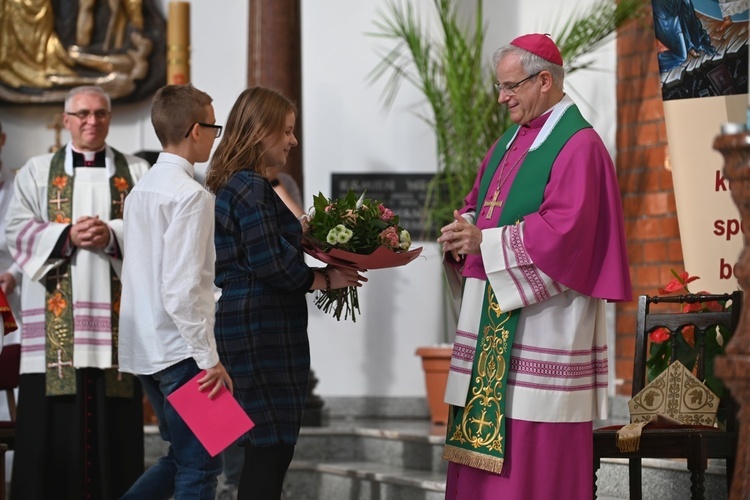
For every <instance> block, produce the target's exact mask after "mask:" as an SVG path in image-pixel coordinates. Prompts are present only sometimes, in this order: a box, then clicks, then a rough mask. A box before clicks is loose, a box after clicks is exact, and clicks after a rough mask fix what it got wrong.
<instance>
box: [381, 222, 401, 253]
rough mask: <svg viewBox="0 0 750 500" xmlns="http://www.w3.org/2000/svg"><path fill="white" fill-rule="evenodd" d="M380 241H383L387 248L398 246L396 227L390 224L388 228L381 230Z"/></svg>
mask: <svg viewBox="0 0 750 500" xmlns="http://www.w3.org/2000/svg"><path fill="white" fill-rule="evenodd" d="M379 238H380V241H382V242H383V244H384V245H385V246H387V247H388V248H398V245H399V239H398V231H396V228H395V227H393V226H391V227H389V228H388V229H385V230H383V231H382V232H381V233H380V236H379Z"/></svg>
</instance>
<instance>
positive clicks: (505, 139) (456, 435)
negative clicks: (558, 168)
mask: <svg viewBox="0 0 750 500" xmlns="http://www.w3.org/2000/svg"><path fill="white" fill-rule="evenodd" d="M589 127H591V125H589V123H588V122H586V120H585V119H584V118H583V116H581V113H580V111H579V110H578V108H577V107H576V106H575V105H572V106H569V107H568V109H566V110H565V111H564V113H563V115H562V116H561V118H560V121H559V123H558V124H557V125H556V126H555V128H554V129H553V130H552V131H551V133H550V135H549V136H548V137H547V139H546V140H545V141H544V142H542V144H541V145H540V146H539V148H537V149H535V150H533V151H529V152H528V154H527V156H526V158H525V159H524V160H523V162H522V163H521V166H520V167H519V170H518V174H516V177H515V179H514V180H513V184H512V186H511V189H510V191H509V193H508V198H507V200H506V201H505V204H504V206H503V208H502V214H501V215H500V219H499V221H498V227H501V226H507V225H510V224H515V223H518V222H519V221H520V220H521V219H522V218H523V217H524V216H525V215H528V214H530V213H533V212H536V211H538V210H539V207H540V206H541V204H542V198H543V196H544V189H545V188H546V186H547V182H548V181H549V175H550V170H551V169H552V165H553V164H554V162H555V159H556V158H557V155H558V154H559V153H560V150H561V149H562V148H563V146H565V143H567V142H568V140H569V139H570V138H571V137H572V136H573V135H574V134H575V133H576V132H578V131H579V130H581V129H584V128H589ZM518 128H519V126H518V125H514V126H513V127H512V128H510V129H509V130H508V131H507V132H506V133H505V134H503V136H502V137H501V138H500V140H498V142H497V144H496V145H495V148H494V150H493V152H492V155H491V156H490V160H489V162H488V164H487V165H488V168H487V169H486V170H485V172H484V175H483V176H482V180H481V182H480V187H479V197H478V198H477V214H479V208H480V204H481V203H482V202H483V201H484V199H485V198H486V197H487V192H488V190H489V186H490V183H491V182H492V177H493V176H494V174H495V171H496V170H497V166H498V165H499V164H500V161H501V160H502V158H503V156H504V155H505V152H506V148H507V147H508V143H509V142H510V141H511V140H512V139H513V137H515V134H516V132H517V130H518ZM490 165H495V166H496V167H495V168H489V166H490ZM520 311H521V309H516V310H514V311H509V312H507V313H504V312H503V311H501V309H500V306H499V304H498V303H497V299H496V298H495V294H494V292H493V291H492V286H491V285H490V282H489V280H487V281H486V285H485V292H484V300H483V303H482V312H481V319H480V322H479V329H478V331H477V343H476V351H475V353H474V363H473V366H472V370H471V386H470V388H469V393H468V395H467V398H466V405H465V406H464V407H457V406H451V411H450V418H449V422H448V432H447V436H446V441H445V444H446V446H445V451H444V453H443V458H445V459H447V460H450V461H451V462H456V463H459V464H462V465H467V466H469V467H474V468H477V469H482V470H486V471H489V472H493V473H496V474H499V473H500V472H501V471H502V468H503V461H504V457H505V443H504V440H505V416H506V413H505V405H506V401H505V391H506V387H507V381H508V368H509V366H510V353H511V349H512V347H513V339H514V337H515V334H516V326H517V325H518V317H519V315H520Z"/></svg>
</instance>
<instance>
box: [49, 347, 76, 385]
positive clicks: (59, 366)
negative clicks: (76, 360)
mask: <svg viewBox="0 0 750 500" xmlns="http://www.w3.org/2000/svg"><path fill="white" fill-rule="evenodd" d="M64 366H73V362H72V361H63V360H62V349H58V350H57V363H47V368H57V378H63V367H64Z"/></svg>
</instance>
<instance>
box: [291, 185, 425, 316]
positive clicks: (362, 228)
mask: <svg viewBox="0 0 750 500" xmlns="http://www.w3.org/2000/svg"><path fill="white" fill-rule="evenodd" d="M364 196H365V195H364V193H362V196H360V197H359V198H357V195H356V194H354V191H351V190H349V192H347V194H346V196H344V197H343V198H341V199H339V200H331V199H329V198H326V197H325V196H323V194H322V193H318V195H317V196H314V197H313V207H312V208H311V209H310V211H309V213H308V214H307V215H305V216H304V217H305V218H306V222H307V231H306V232H305V237H304V239H303V242H302V246H303V248H304V250H305V252H307V253H308V254H309V255H311V256H313V257H315V258H316V259H318V260H320V261H322V262H325V263H327V264H331V265H335V266H349V267H353V268H355V269H358V270H367V269H383V268H388V267H397V266H403V265H405V264H407V263H409V262H411V261H412V260H414V259H415V258H416V257H417V256H418V255H419V254H420V253H421V252H422V248H421V247H419V248H415V249H413V250H410V249H409V248H410V247H411V236H410V235H409V232H408V231H407V230H406V229H404V228H403V227H401V226H399V225H398V215H396V214H394V213H393V211H392V210H391V209H389V208H386V207H385V206H384V205H383V204H382V203H381V202H379V201H377V200H371V199H368V198H365V197H364ZM315 305H316V306H318V309H321V310H322V311H324V312H326V313H327V312H331V311H332V312H333V315H334V317H335V318H336V319H337V320H339V321H340V320H341V315H342V314H343V315H344V319H347V318H348V317H349V315H351V317H352V321H355V322H356V321H357V318H356V314H355V311H356V312H359V297H358V295H357V288H356V287H347V288H342V289H339V290H325V291H323V292H321V293H320V295H319V296H318V298H317V299H316V300H315Z"/></svg>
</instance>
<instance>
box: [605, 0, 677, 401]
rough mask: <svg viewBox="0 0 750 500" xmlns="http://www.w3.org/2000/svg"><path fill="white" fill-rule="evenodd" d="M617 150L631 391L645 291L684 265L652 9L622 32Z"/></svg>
mask: <svg viewBox="0 0 750 500" xmlns="http://www.w3.org/2000/svg"><path fill="white" fill-rule="evenodd" d="M617 60H618V62H617V158H616V159H615V163H616V165H617V170H618V178H619V181H620V191H621V193H622V202H623V211H624V216H625V232H626V238H627V241H628V255H629V258H630V276H631V279H632V281H633V297H634V298H635V299H636V300H634V301H633V302H630V303H624V304H617V322H616V345H615V353H616V363H615V367H614V369H615V374H616V378H618V379H622V380H623V384H622V385H620V386H618V388H617V393H618V394H624V395H630V393H631V381H632V373H633V352H634V350H635V316H636V304H637V297H638V295H642V294H654V293H656V290H657V288H659V287H660V286H664V284H666V283H667V282H668V281H669V280H670V279H671V278H672V275H671V271H670V270H671V269H675V270H682V269H683V267H684V264H683V258H682V246H681V245H680V231H679V228H678V225H677V211H676V208H675V200H674V190H673V186H672V174H671V172H670V171H669V170H667V168H665V163H666V162H667V147H666V146H667V137H666V129H665V127H664V109H663V106H662V100H661V88H660V85H661V84H660V81H659V68H658V64H657V60H656V40H655V38H654V30H653V19H652V16H651V13H650V2H649V13H648V14H647V15H646V16H645V17H644V18H643V19H640V20H637V21H635V22H632V23H629V25H628V26H627V27H625V28H623V29H621V30H620V31H619V33H618V36H617Z"/></svg>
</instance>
